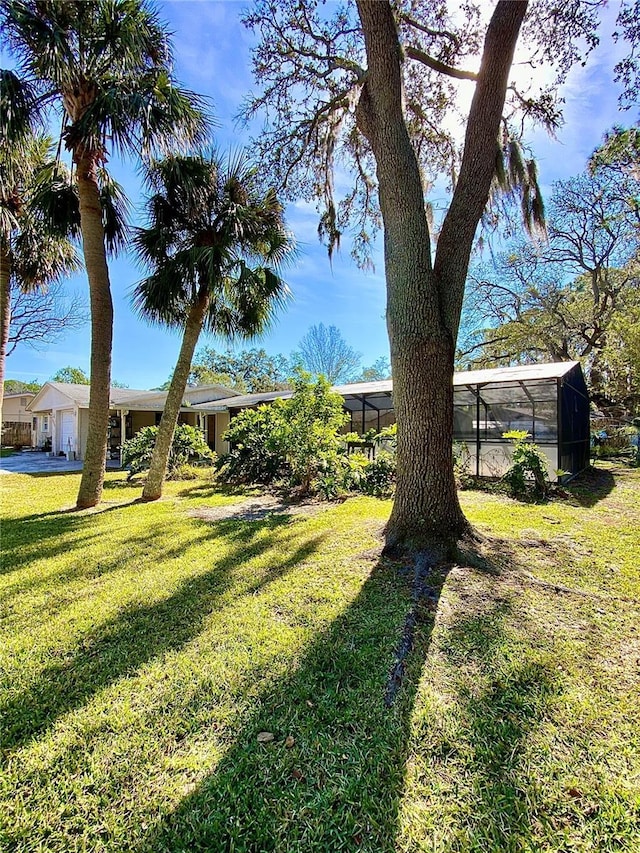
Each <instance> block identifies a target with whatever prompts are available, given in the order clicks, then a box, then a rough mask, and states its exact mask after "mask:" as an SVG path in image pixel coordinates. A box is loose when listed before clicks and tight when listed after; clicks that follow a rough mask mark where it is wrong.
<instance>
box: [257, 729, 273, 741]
mask: <svg viewBox="0 0 640 853" xmlns="http://www.w3.org/2000/svg"><path fill="white" fill-rule="evenodd" d="M274 738H275V735H274V734H273V732H258V743H269V742H270V741H272V740H273V739H274Z"/></svg>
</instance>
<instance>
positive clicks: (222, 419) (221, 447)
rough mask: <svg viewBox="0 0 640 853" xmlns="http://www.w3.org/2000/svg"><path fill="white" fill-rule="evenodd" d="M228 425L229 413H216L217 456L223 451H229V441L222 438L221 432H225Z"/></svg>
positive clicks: (222, 453) (223, 452)
mask: <svg viewBox="0 0 640 853" xmlns="http://www.w3.org/2000/svg"><path fill="white" fill-rule="evenodd" d="M228 427H229V413H228V412H219V413H218V414H217V415H216V430H215V436H216V439H215V440H216V453H217V454H218V456H222V455H224V454H225V453H228V452H229V442H228V441H223V440H222V433H223V432H225V431H226V430H227V429H228Z"/></svg>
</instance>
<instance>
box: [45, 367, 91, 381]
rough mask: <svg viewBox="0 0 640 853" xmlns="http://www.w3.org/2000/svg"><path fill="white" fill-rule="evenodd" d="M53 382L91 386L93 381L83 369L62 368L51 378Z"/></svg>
mask: <svg viewBox="0 0 640 853" xmlns="http://www.w3.org/2000/svg"><path fill="white" fill-rule="evenodd" d="M51 382H64V383H69V384H70V385H90V384H91V379H90V378H89V377H88V376H87V374H86V373H85V372H84V370H83V369H82V368H81V367H71V365H68V366H67V367H61V368H60V370H57V371H56V372H55V373H54V374H53V376H52V377H51Z"/></svg>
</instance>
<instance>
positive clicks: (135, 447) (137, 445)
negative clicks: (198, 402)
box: [122, 424, 215, 480]
mask: <svg viewBox="0 0 640 853" xmlns="http://www.w3.org/2000/svg"><path fill="white" fill-rule="evenodd" d="M157 435H158V427H155V426H148V427H143V428H142V429H141V430H140V431H139V432H137V433H136V434H135V435H134V436H133V438H130V439H128V440H127V441H125V443H124V444H123V445H122V466H123V468H128V469H129V476H128V479H129V480H130V479H131V478H132V477H133V476H134V475H135V474H139V473H140V472H141V471H146V470H147V469H148V468H149V465H150V464H151V456H152V454H153V448H154V446H155V443H156V437H157ZM197 459H208V460H210V461H211V460H213V459H215V453H213V451H212V450H210V449H209V447H208V445H207V443H206V441H205V440H204V436H203V435H202V433H201V432H200V431H199V430H197V429H195V428H194V427H192V426H188V425H187V424H178V425H177V426H176V431H175V433H174V436H173V442H172V444H171V451H170V453H169V462H168V465H167V477H168V478H169V479H178V476H177V474H178V472H179V470H180V468H181V467H182V466H185V465H188V464H189V463H190V462H193V461H195V460H197Z"/></svg>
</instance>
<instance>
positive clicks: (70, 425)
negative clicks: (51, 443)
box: [60, 410, 76, 453]
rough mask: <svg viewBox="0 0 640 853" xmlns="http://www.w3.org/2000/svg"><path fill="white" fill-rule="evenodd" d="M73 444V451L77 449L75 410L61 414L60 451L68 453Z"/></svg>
mask: <svg viewBox="0 0 640 853" xmlns="http://www.w3.org/2000/svg"><path fill="white" fill-rule="evenodd" d="M69 442H71V450H75V449H76V430H75V418H74V417H73V410H71V411H68V412H60V450H62V452H63V453H66V452H67V450H68V449H69Z"/></svg>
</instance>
